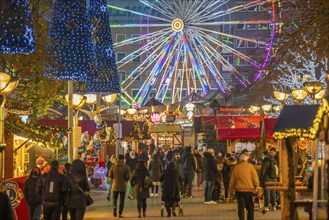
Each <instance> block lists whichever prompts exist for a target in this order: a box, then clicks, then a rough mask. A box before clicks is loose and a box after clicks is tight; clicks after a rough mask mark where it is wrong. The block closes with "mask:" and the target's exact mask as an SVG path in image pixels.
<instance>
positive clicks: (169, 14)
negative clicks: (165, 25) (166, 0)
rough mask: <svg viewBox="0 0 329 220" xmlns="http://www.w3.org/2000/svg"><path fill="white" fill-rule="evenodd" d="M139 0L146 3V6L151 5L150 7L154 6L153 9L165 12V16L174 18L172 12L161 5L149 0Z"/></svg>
mask: <svg viewBox="0 0 329 220" xmlns="http://www.w3.org/2000/svg"><path fill="white" fill-rule="evenodd" d="M139 1H140V2H141V3H143V4H144V5H146V6H148V7H150V8H152V9H154V10H156V11H158V12H160V13H161V14H163V15H164V16H166V17H167V18H169V19H172V14H171V13H170V12H169V11H168V10H166V9H164V8H160V7H159V6H157V5H155V4H153V3H151V2H150V1H149V0H139Z"/></svg>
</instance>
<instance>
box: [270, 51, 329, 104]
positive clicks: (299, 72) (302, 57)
mask: <svg viewBox="0 0 329 220" xmlns="http://www.w3.org/2000/svg"><path fill="white" fill-rule="evenodd" d="M288 51H289V53H288V55H287V57H286V60H288V61H287V62H286V61H285V62H283V63H282V64H279V65H277V67H276V68H275V71H277V72H278V73H279V76H278V78H277V79H275V80H272V81H270V83H271V84H272V86H273V89H274V90H275V91H279V92H285V93H290V92H291V91H292V90H294V89H301V88H303V84H304V83H305V82H312V81H317V82H322V84H323V86H324V88H326V73H327V72H328V58H322V59H319V58H318V56H317V54H316V52H315V51H312V50H311V49H310V48H306V49H305V50H304V52H294V51H292V50H288ZM264 100H266V101H268V102H270V103H272V104H273V105H281V103H280V102H279V101H278V100H276V99H275V98H274V97H271V98H269V99H267V98H264ZM313 102H314V100H312V98H311V97H309V96H308V97H306V99H305V100H304V101H303V103H305V104H311V103H313ZM285 104H286V105H294V104H296V101H295V100H294V99H293V98H292V97H291V96H289V98H288V99H287V100H286V101H285Z"/></svg>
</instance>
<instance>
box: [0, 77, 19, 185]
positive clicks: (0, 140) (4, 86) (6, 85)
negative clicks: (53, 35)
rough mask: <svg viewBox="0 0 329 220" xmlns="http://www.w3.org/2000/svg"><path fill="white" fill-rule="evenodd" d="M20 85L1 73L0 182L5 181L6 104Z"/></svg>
mask: <svg viewBox="0 0 329 220" xmlns="http://www.w3.org/2000/svg"><path fill="white" fill-rule="evenodd" d="M17 85H18V80H13V81H11V76H10V75H9V74H7V73H3V72H0V95H2V103H1V105H0V124H1V128H0V181H1V180H2V179H3V170H4V169H3V153H2V152H3V150H4V149H5V147H6V143H5V112H6V109H5V104H6V100H7V99H6V96H7V95H8V94H10V93H11V92H12V91H13V90H14V89H15V88H16V86H17Z"/></svg>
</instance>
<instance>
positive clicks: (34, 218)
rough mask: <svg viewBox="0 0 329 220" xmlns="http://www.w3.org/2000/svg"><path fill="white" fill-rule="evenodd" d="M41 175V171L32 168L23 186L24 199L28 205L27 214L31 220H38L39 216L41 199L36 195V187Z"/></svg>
mask: <svg viewBox="0 0 329 220" xmlns="http://www.w3.org/2000/svg"><path fill="white" fill-rule="evenodd" d="M40 175H41V170H40V169H39V168H38V167H34V168H33V169H32V170H31V173H30V175H29V178H28V179H27V180H26V182H25V184H24V197H25V200H26V202H27V204H28V205H29V214H30V219H31V220H39V219H40V215H41V209H42V205H41V197H40V196H39V195H38V194H37V191H36V186H37V182H38V180H39V177H40Z"/></svg>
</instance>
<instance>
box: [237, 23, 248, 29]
mask: <svg viewBox="0 0 329 220" xmlns="http://www.w3.org/2000/svg"><path fill="white" fill-rule="evenodd" d="M236 29H237V30H246V24H237V25H236Z"/></svg>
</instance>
